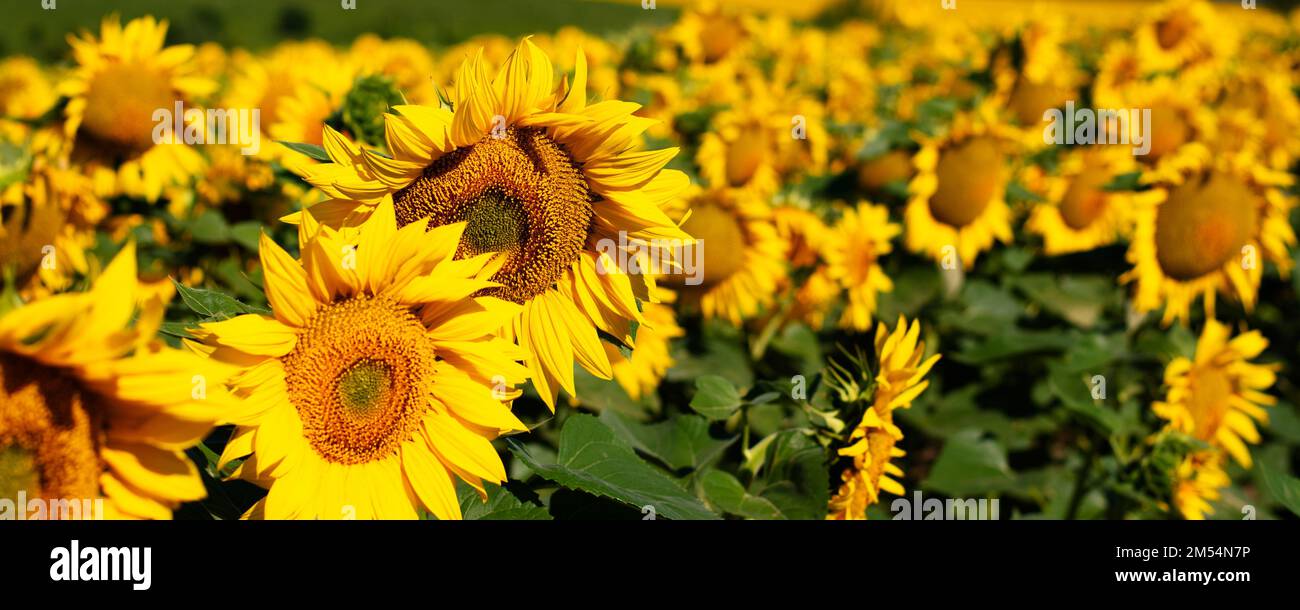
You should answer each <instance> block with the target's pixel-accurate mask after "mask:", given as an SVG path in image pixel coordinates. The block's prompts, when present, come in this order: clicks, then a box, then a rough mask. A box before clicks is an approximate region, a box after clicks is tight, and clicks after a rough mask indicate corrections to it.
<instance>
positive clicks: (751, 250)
mask: <svg viewBox="0 0 1300 610" xmlns="http://www.w3.org/2000/svg"><path fill="white" fill-rule="evenodd" d="M687 201H688V202H689V206H690V213H689V217H687V218H686V220H685V222H684V223H683V224H682V229H683V230H684V231H686V232H687V233H689V234H691V235H692V236H694V237H695V239H696V240H698V243H699V248H702V249H703V260H702V262H701V264H700V266H699V267H700V271H701V272H702V276H703V277H701V278H699V279H700V281H699V282H698V283H694V284H692V283H688V282H689V281H690V278H687V277H685V275H684V274H683V275H672V276H668V277H665V278H664V284H665V285H667V286H668V287H669V288H671V289H673V290H675V291H677V292H678V295H679V298H678V304H679V305H681V306H684V307H685V308H687V309H693V310H698V311H699V312H700V313H702V314H703V315H704V317H706V318H721V319H723V320H727V321H728V322H730V323H732V324H736V325H739V324H741V323H742V322H744V321H745V320H747V319H749V318H750V317H752V316H754V315H755V314H758V313H759V312H760V311H761V310H763V309H764V308H766V307H768V306H770V305H771V304H772V301H773V298H774V296H775V293H776V289H777V286H778V284H779V282H780V281H781V279H782V278H783V277H784V276H785V273H786V271H785V267H786V265H785V259H784V256H785V253H786V251H787V245H786V243H785V242H784V241H783V240H782V239H781V236H780V235H779V234H778V233H777V228H776V223H775V222H774V219H773V217H772V209H771V208H770V207H769V206H768V205H767V204H766V203H764V202H763V201H761V200H759V199H758V198H757V197H756V196H755V195H754V193H752V192H751V191H741V190H735V189H726V190H716V189H715V190H708V191H703V190H697V191H695V192H693V193H692V194H691V195H690V196H689V198H688V200H687ZM673 213H674V215H675V216H677V217H683V216H685V215H686V213H685V212H684V211H680V210H676V211H674V212H673Z"/></svg>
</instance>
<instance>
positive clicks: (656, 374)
mask: <svg viewBox="0 0 1300 610" xmlns="http://www.w3.org/2000/svg"><path fill="white" fill-rule="evenodd" d="M658 293H659V296H660V302H659V303H643V304H642V307H643V311H642V312H641V313H642V314H643V315H644V316H645V324H642V325H640V326H638V327H637V331H636V349H634V350H632V354H631V355H630V356H628V357H627V358H622V357H614V356H612V355H611V356H610V363H611V364H612V365H613V369H614V380H615V381H617V382H618V385H620V386H622V387H623V390H624V391H625V392H627V395H628V396H631V397H632V399H633V400H638V399H640V398H641V397H642V396H645V395H647V394H650V393H652V392H654V391H655V389H656V388H658V387H659V382H660V381H662V380H663V378H664V374H665V373H667V372H668V369H669V368H672V366H673V357H672V354H671V353H670V348H671V344H672V340H673V339H675V338H677V337H681V336H683V335H685V334H686V331H684V330H682V327H680V326H678V325H677V314H676V313H674V312H673V308H672V306H671V305H669V304H668V303H670V302H671V301H672V299H673V298H674V297H673V296H672V295H671V293H669V292H668V291H667V290H663V289H658Z"/></svg>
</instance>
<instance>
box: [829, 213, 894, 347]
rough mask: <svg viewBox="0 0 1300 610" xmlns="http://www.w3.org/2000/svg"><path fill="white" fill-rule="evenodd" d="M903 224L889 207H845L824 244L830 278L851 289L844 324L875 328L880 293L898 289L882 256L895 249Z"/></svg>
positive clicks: (853, 327)
mask: <svg viewBox="0 0 1300 610" xmlns="http://www.w3.org/2000/svg"><path fill="white" fill-rule="evenodd" d="M899 233H902V227H899V226H898V225H897V224H894V223H891V222H889V210H887V209H885V207H884V206H880V205H874V204H871V203H868V202H865V201H864V202H860V203H858V205H857V207H856V208H848V209H846V210H844V213H843V215H841V216H840V219H839V221H838V222H836V223H835V227H834V228H833V229H832V230H831V237H830V239H828V240H827V242H826V245H825V247H824V252H825V255H826V265H827V269H828V274H829V278H830V279H832V280H834V281H836V282H837V283H838V284H839V286H840V288H841V289H842V290H844V291H847V292H848V303H847V304H846V306H845V309H844V314H843V315H842V316H841V317H840V326H841V327H843V328H850V329H853V330H856V331H864V332H865V331H868V330H870V329H871V319H872V316H874V315H875V313H876V297H877V296H878V295H879V294H880V293H882V292H890V291H892V290H893V289H894V282H893V281H891V280H890V279H889V276H888V275H886V274H885V271H884V269H882V268H881V267H880V258H881V257H882V256H885V255H886V254H889V253H890V252H891V251H893V249H894V247H893V244H891V243H890V242H891V241H892V240H893V239H894V237H897V236H898V234H899Z"/></svg>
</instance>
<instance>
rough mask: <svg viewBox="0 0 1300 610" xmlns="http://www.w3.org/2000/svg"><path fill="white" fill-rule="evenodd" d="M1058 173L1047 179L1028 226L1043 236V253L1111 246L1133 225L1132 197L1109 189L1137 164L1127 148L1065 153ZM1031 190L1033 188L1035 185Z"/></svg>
mask: <svg viewBox="0 0 1300 610" xmlns="http://www.w3.org/2000/svg"><path fill="white" fill-rule="evenodd" d="M1064 155H1065V156H1064V158H1063V159H1062V160H1061V162H1060V163H1059V165H1058V171H1057V172H1056V174H1055V175H1043V176H1042V177H1041V180H1040V182H1041V183H1042V185H1041V188H1040V189H1035V190H1038V191H1039V192H1041V193H1042V194H1043V195H1044V197H1043V199H1044V201H1042V202H1040V203H1037V204H1035V205H1034V207H1033V209H1032V210H1031V211H1030V213H1029V219H1028V220H1027V221H1026V222H1025V228H1026V229H1028V230H1029V231H1030V232H1031V233H1036V234H1038V235H1041V236H1042V238H1043V252H1044V253H1046V254H1048V255H1050V256H1056V255H1059V254H1069V253H1071V252H1085V251H1088V250H1092V249H1095V248H1100V247H1102V246H1107V245H1110V244H1113V243H1115V242H1116V241H1117V240H1119V238H1120V236H1122V235H1124V234H1125V233H1126V232H1127V230H1128V226H1129V224H1130V222H1131V219H1130V213H1129V210H1130V207H1131V205H1132V201H1131V194H1129V193H1125V192H1120V191H1107V190H1106V189H1105V187H1106V185H1107V184H1109V183H1110V182H1111V181H1112V180H1114V179H1115V177H1117V176H1119V175H1120V174H1124V173H1127V172H1128V171H1130V170H1131V169H1132V168H1133V167H1135V165H1136V164H1135V163H1134V161H1133V157H1132V155H1130V154H1129V153H1128V150H1126V149H1119V148H1089V149H1086V150H1085V149H1072V150H1068V151H1066V152H1064ZM1031 188H1032V187H1031Z"/></svg>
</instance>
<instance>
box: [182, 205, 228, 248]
mask: <svg viewBox="0 0 1300 610" xmlns="http://www.w3.org/2000/svg"><path fill="white" fill-rule="evenodd" d="M189 230H190V236H191V237H193V238H194V241H196V242H198V243H201V244H225V243H229V242H230V225H228V224H226V219H225V217H223V216H222V215H221V213H220V212H217V211H215V210H207V211H205V212H203V213H202V214H199V215H198V217H197V218H195V219H193V220H191V221H190V222H189Z"/></svg>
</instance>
